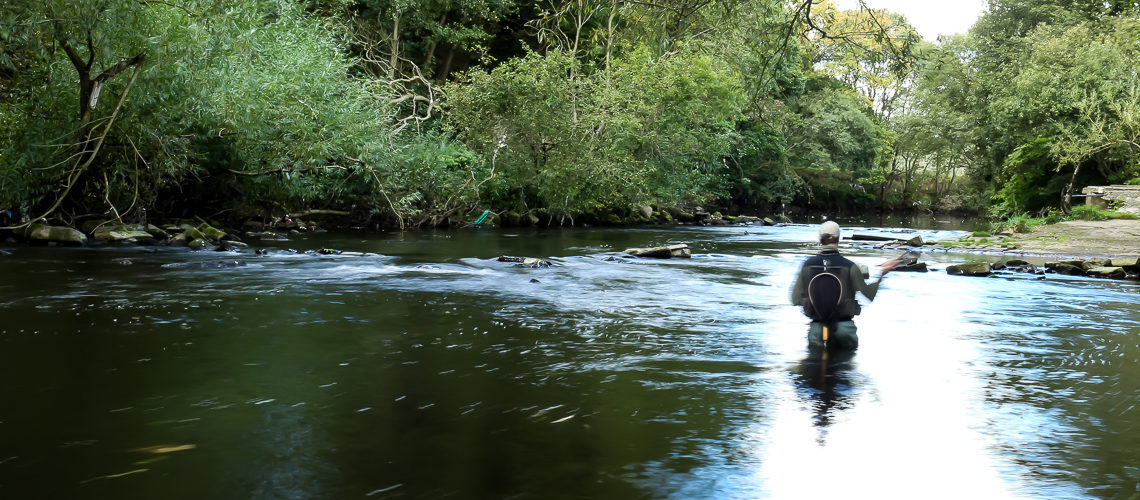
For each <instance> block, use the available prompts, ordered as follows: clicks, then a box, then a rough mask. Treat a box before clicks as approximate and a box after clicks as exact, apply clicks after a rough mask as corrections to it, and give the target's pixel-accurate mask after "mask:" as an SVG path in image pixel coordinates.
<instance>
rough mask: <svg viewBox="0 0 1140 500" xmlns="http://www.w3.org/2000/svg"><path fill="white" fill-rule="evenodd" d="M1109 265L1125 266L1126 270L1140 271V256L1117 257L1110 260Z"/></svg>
mask: <svg viewBox="0 0 1140 500" xmlns="http://www.w3.org/2000/svg"><path fill="white" fill-rule="evenodd" d="M1108 265H1109V266H1112V267H1123V268H1124V269H1125V270H1126V271H1140V258H1137V257H1116V258H1114V259H1112V260H1111V261H1109V264H1108Z"/></svg>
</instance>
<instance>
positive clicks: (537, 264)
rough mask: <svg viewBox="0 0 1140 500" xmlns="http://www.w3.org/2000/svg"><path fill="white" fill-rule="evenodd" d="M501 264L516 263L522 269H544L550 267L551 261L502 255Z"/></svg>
mask: <svg viewBox="0 0 1140 500" xmlns="http://www.w3.org/2000/svg"><path fill="white" fill-rule="evenodd" d="M498 260H499V262H514V263H516V264H518V265H520V266H522V267H529V268H533V269H538V268H542V267H550V266H551V264H550V261H548V260H543V259H536V258H534V257H512V256H509V255H500V256H499V259H498Z"/></svg>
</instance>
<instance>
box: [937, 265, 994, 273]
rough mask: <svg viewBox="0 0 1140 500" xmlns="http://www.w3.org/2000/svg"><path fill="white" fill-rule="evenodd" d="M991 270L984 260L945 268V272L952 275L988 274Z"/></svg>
mask: <svg viewBox="0 0 1140 500" xmlns="http://www.w3.org/2000/svg"><path fill="white" fill-rule="evenodd" d="M991 272H992V269H991V268H990V265H989V264H988V263H985V262H969V263H966V264H956V265H953V266H948V267H947V268H946V274H951V275H954V276H989V275H990V273H991Z"/></svg>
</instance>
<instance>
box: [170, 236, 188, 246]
mask: <svg viewBox="0 0 1140 500" xmlns="http://www.w3.org/2000/svg"><path fill="white" fill-rule="evenodd" d="M188 243H190V238H189V237H188V236H186V233H178V234H176V235H174V236H173V237H171V238H170V239H169V240H166V244H167V245H170V246H172V247H184V246H186V245H187V244H188Z"/></svg>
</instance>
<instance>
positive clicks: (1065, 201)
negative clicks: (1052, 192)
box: [1061, 163, 1081, 215]
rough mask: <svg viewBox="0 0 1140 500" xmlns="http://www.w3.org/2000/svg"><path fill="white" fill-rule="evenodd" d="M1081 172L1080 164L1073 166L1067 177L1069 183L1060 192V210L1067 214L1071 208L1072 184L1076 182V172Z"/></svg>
mask: <svg viewBox="0 0 1140 500" xmlns="http://www.w3.org/2000/svg"><path fill="white" fill-rule="evenodd" d="M1080 173H1081V164H1080V163H1077V166H1075V167H1073V176H1072V177H1070V178H1069V185H1068V186H1065V192H1063V193H1061V212H1064V213H1065V214H1066V215H1068V213H1069V212H1071V211H1072V210H1073V185H1074V184H1076V183H1077V174H1080Z"/></svg>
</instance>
